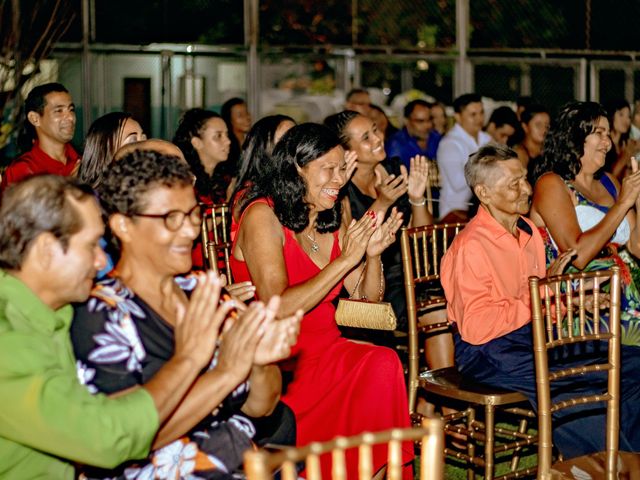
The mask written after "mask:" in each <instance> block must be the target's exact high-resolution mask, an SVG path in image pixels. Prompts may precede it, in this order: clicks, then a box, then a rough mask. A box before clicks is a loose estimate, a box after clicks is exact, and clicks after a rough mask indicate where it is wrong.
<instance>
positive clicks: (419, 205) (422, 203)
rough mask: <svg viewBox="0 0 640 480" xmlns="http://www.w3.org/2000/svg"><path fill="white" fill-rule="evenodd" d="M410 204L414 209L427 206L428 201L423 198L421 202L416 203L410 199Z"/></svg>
mask: <svg viewBox="0 0 640 480" xmlns="http://www.w3.org/2000/svg"><path fill="white" fill-rule="evenodd" d="M409 203H410V204H411V205H413V206H414V207H423V206H425V205H426V204H427V199H426V198H424V197H422V200H420V201H419V202H414V201H413V200H411V198H409Z"/></svg>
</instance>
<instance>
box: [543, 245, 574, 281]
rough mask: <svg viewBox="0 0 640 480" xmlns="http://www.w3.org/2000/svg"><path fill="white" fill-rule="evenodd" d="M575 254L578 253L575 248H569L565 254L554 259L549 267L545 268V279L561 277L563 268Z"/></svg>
mask: <svg viewBox="0 0 640 480" xmlns="http://www.w3.org/2000/svg"><path fill="white" fill-rule="evenodd" d="M577 254H578V252H576V250H575V248H570V249H569V250H567V251H566V252H563V253H561V254H560V255H558V258H556V259H555V260H554V261H553V263H552V264H551V265H549V268H547V277H553V276H556V275H562V272H564V269H565V267H566V266H567V265H568V264H569V262H570V261H571V259H573V258H575V256H576V255H577Z"/></svg>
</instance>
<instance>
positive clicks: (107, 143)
mask: <svg viewBox="0 0 640 480" xmlns="http://www.w3.org/2000/svg"><path fill="white" fill-rule="evenodd" d="M130 118H133V117H132V116H131V114H130V113H125V112H111V113H107V114H106V115H103V116H102V117H100V118H97V119H96V120H95V121H94V122H93V123H92V124H91V126H90V127H89V131H88V132H87V138H86V139H85V142H84V153H83V154H82V161H81V162H80V167H79V168H78V178H79V179H80V180H82V181H83V182H85V183H88V184H89V185H91V187H93V188H98V186H99V185H100V184H101V183H102V178H103V177H104V174H105V172H106V171H107V169H108V168H109V166H110V165H111V164H112V163H113V156H114V155H115V153H116V151H117V150H118V148H119V147H120V145H119V144H118V142H119V140H120V135H121V134H122V129H123V128H124V124H125V123H126V121H127V120H129V119H130Z"/></svg>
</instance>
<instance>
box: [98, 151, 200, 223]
mask: <svg viewBox="0 0 640 480" xmlns="http://www.w3.org/2000/svg"><path fill="white" fill-rule="evenodd" d="M190 185H193V173H192V172H191V170H190V169H189V166H188V165H186V164H185V163H184V162H183V161H182V160H181V159H180V157H177V156H175V155H164V154H161V153H158V152H154V151H151V150H136V151H134V152H131V153H130V154H128V155H125V156H124V157H123V158H122V159H121V160H120V161H118V162H116V163H114V164H113V168H111V169H110V170H109V171H108V172H107V173H106V174H105V176H104V178H103V181H102V185H100V188H99V189H98V194H99V196H100V201H101V203H102V207H103V209H104V211H105V213H106V214H107V215H113V214H115V213H121V214H123V215H128V216H131V215H134V214H137V213H143V211H144V209H145V208H146V206H147V203H146V202H147V198H146V196H147V193H149V192H150V191H151V190H153V189H154V188H156V187H159V186H162V187H176V186H178V187H182V186H190Z"/></svg>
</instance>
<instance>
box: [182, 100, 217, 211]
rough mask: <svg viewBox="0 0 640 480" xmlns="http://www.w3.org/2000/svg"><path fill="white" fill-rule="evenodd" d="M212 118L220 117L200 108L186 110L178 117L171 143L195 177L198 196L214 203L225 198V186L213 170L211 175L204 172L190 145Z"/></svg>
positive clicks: (198, 157)
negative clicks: (180, 152) (181, 154)
mask: <svg viewBox="0 0 640 480" xmlns="http://www.w3.org/2000/svg"><path fill="white" fill-rule="evenodd" d="M212 118H221V117H220V115H218V114H217V113H216V112H212V111H211V110H204V109H202V108H192V109H190V110H187V111H186V112H184V114H183V115H182V117H180V121H179V122H178V128H177V129H176V133H175V135H174V136H173V143H175V144H176V145H177V146H178V148H179V149H180V150H182V153H183V154H184V158H185V159H186V160H187V163H188V164H189V166H190V167H191V171H192V172H193V174H194V175H195V176H196V183H195V188H196V192H198V195H201V196H207V197H211V198H212V200H213V202H214V203H215V202H217V201H218V200H222V199H223V198H226V186H225V185H222V182H221V180H220V178H219V175H217V172H216V171H215V170H214V171H213V172H212V173H211V175H209V174H208V173H207V172H206V171H205V169H204V165H202V161H201V160H200V155H198V152H197V151H196V149H195V148H194V147H193V144H192V143H191V139H192V138H193V137H198V138H200V136H201V135H202V131H203V129H204V125H205V123H207V121H208V120H210V119H212ZM216 170H217V168H216Z"/></svg>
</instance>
